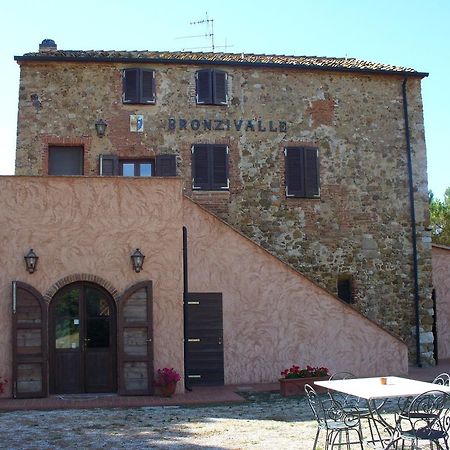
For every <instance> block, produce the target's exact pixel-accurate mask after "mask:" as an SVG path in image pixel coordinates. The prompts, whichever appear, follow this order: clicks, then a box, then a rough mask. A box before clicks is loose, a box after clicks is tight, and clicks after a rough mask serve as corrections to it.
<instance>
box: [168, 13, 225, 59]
mask: <svg viewBox="0 0 450 450" xmlns="http://www.w3.org/2000/svg"><path fill="white" fill-rule="evenodd" d="M189 25H205V27H206V29H205V33H204V34H197V35H193V36H179V37H177V38H175V39H193V38H206V39H209V41H210V45H209V46H207V47H192V48H183V49H182V51H185V50H200V49H205V48H207V49H210V50H211V51H212V52H213V53H214V50H215V49H216V48H225V49H227V48H228V47H232V46H230V45H227V43H226V41H225V45H223V46H219V47H216V46H215V45H214V19H210V18H209V17H208V11H206V13H205V18H204V19H202V20H196V21H194V22H189Z"/></svg>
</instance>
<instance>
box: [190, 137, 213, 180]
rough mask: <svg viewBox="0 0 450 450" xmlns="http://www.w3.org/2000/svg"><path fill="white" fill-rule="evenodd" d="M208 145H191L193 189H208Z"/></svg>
mask: <svg viewBox="0 0 450 450" xmlns="http://www.w3.org/2000/svg"><path fill="white" fill-rule="evenodd" d="M208 147H209V146H208V145H205V144H199V145H194V146H193V147H192V180H193V183H192V184H193V186H192V187H193V188H194V189H209V188H210V187H211V186H210V181H209V151H208Z"/></svg>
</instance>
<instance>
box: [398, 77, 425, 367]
mask: <svg viewBox="0 0 450 450" xmlns="http://www.w3.org/2000/svg"><path fill="white" fill-rule="evenodd" d="M406 81H407V78H406V77H405V78H404V79H403V84H402V92H403V116H404V121H405V138H406V157H407V161H408V184H409V203H410V209H411V234H412V236H411V237H412V246H413V272H414V310H415V315H416V354H417V355H416V364H417V367H422V361H421V357H420V313H419V276H418V267H417V236H416V210H415V206H414V185H413V171H412V158H411V136H410V132H409V120H408V98H407V96H406Z"/></svg>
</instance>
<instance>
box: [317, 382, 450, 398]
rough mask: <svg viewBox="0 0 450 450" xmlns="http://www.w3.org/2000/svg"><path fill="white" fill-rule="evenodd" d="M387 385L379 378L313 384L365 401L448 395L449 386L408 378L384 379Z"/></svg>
mask: <svg viewBox="0 0 450 450" xmlns="http://www.w3.org/2000/svg"><path fill="white" fill-rule="evenodd" d="M386 380H387V383H386V384H381V378H380V377H376V378H351V379H347V380H329V381H315V382H314V384H317V385H318V386H322V387H325V388H327V389H332V390H333V391H339V392H344V393H345V394H350V395H354V396H355V397H360V398H365V399H367V400H370V399H377V398H390V397H410V396H415V395H419V394H423V393H424V392H427V391H432V390H438V391H444V392H448V393H450V387H449V386H442V385H439V384H433V383H426V382H424V381H417V380H410V379H409V378H400V377H386Z"/></svg>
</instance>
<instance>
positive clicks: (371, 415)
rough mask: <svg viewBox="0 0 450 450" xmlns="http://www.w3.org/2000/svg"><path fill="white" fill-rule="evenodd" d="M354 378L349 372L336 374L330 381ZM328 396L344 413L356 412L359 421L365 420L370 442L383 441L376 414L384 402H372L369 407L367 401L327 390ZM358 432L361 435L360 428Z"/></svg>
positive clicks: (383, 431) (383, 429)
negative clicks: (348, 411)
mask: <svg viewBox="0 0 450 450" xmlns="http://www.w3.org/2000/svg"><path fill="white" fill-rule="evenodd" d="M354 378H356V376H355V375H353V374H352V373H350V372H337V373H334V374H332V375H331V376H330V380H351V379H354ZM328 395H329V396H330V398H331V399H332V400H333V401H334V402H336V403H337V404H338V405H340V406H341V407H342V409H343V410H344V411H347V410H348V409H350V410H352V411H355V410H356V411H357V412H358V415H359V418H360V419H362V420H367V424H368V427H369V432H370V438H371V440H370V442H376V441H381V440H383V439H384V435H385V427H384V425H382V424H381V422H380V421H379V420H378V414H379V412H380V410H381V408H382V407H383V406H384V405H385V403H386V400H374V401H373V402H372V403H371V405H370V407H369V404H368V402H367V400H365V399H362V398H360V397H355V396H353V395H350V394H344V393H343V392H337V391H333V390H329V391H328ZM360 431H361V433H362V428H361V427H360Z"/></svg>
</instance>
